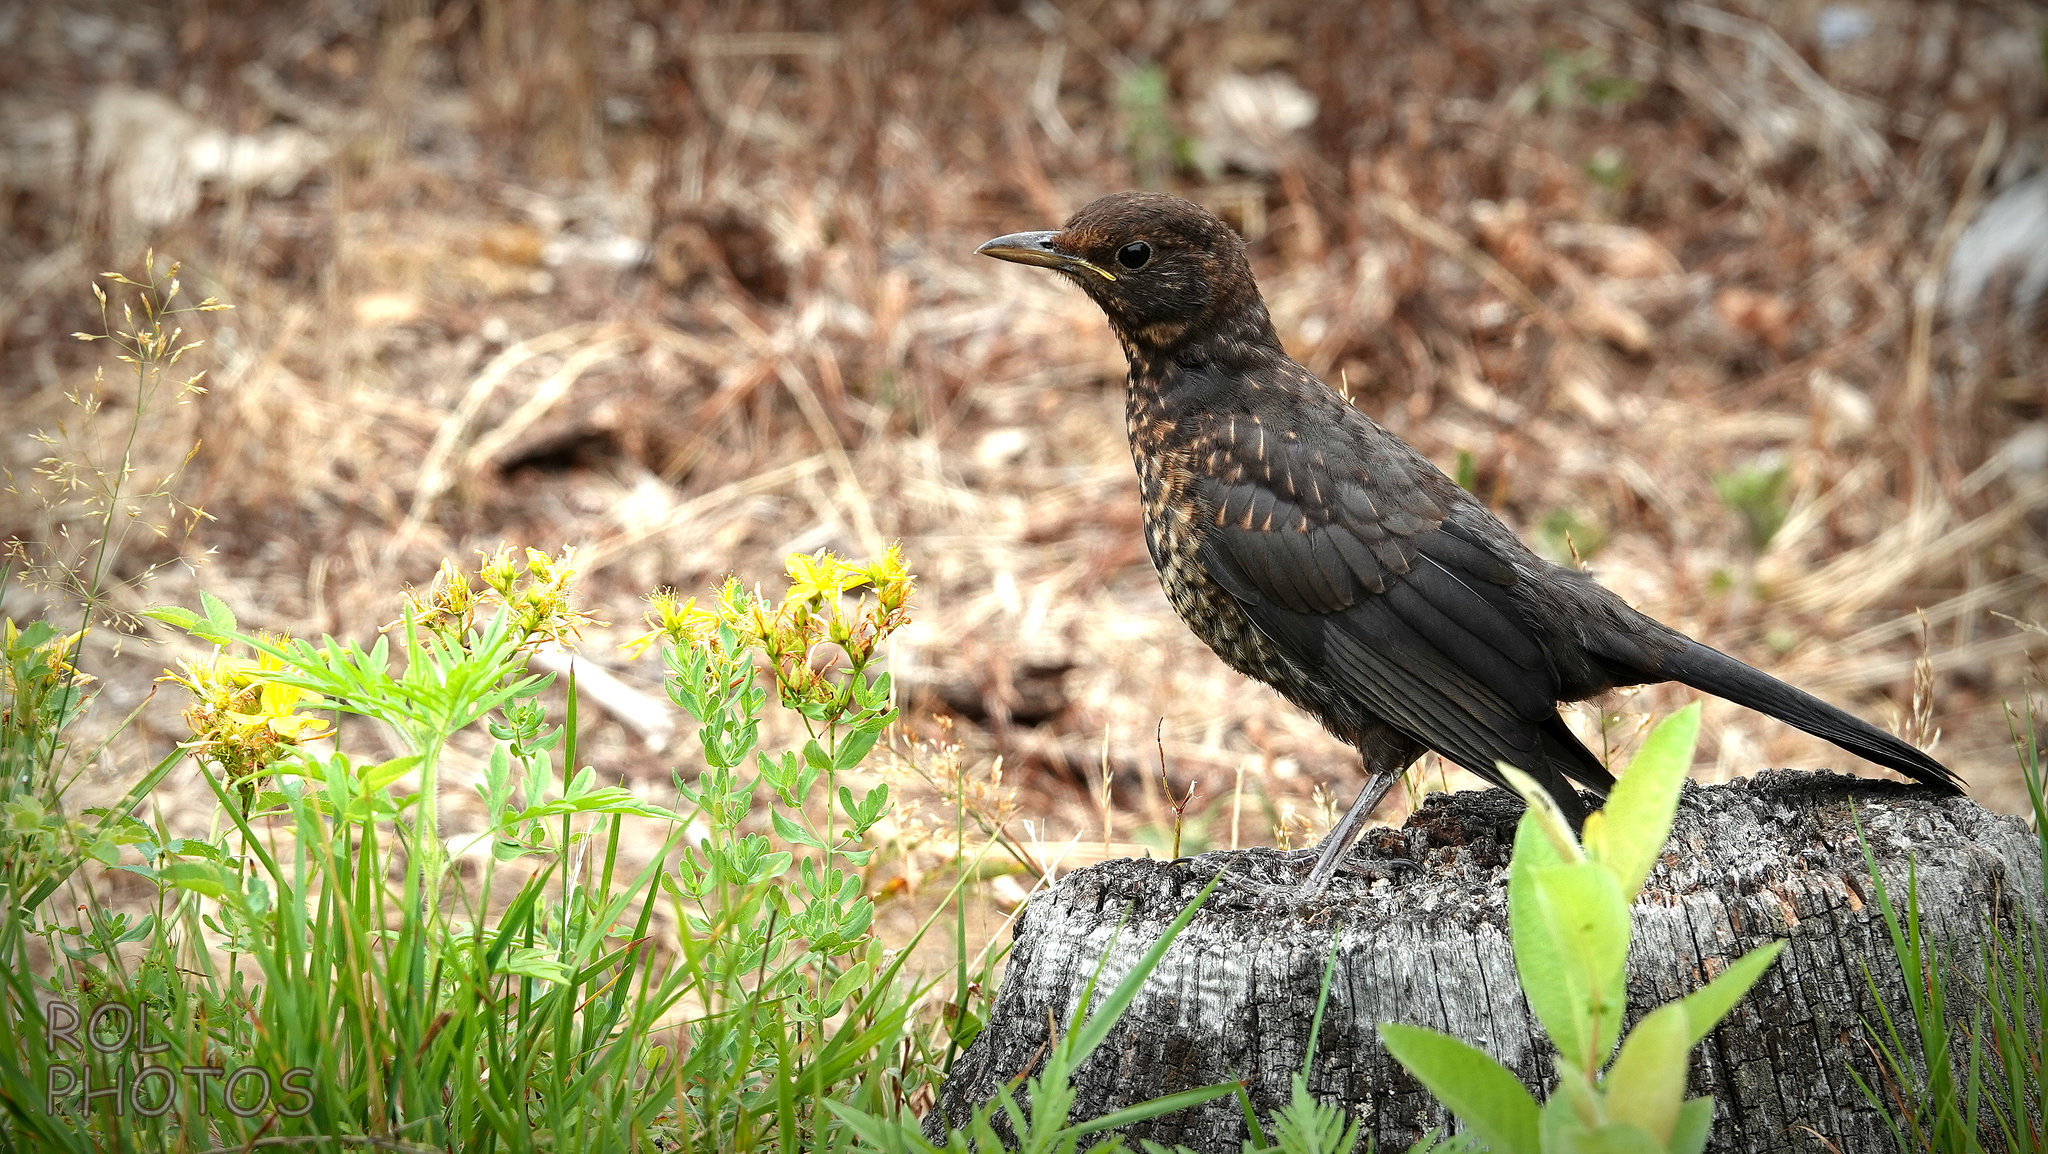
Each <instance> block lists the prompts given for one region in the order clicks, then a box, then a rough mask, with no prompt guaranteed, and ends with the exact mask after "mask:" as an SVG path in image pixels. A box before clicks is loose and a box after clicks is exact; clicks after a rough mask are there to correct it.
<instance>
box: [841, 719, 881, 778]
mask: <svg viewBox="0 0 2048 1154" xmlns="http://www.w3.org/2000/svg"><path fill="white" fill-rule="evenodd" d="M881 736H882V727H881V726H875V727H873V728H869V727H867V726H865V725H863V726H862V727H861V728H859V729H856V730H854V731H853V732H852V733H849V734H847V735H846V736H845V737H843V738H841V739H840V741H839V748H837V749H835V750H833V751H832V763H833V765H835V766H837V767H838V768H839V769H841V770H848V769H852V768H853V767H854V766H856V765H859V764H860V763H861V759H862V758H865V757H866V756H867V755H868V751H869V750H871V749H873V748H874V747H875V739H877V738H879V737H881Z"/></svg>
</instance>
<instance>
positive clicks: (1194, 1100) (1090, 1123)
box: [1061, 1082, 1237, 1137]
mask: <svg viewBox="0 0 2048 1154" xmlns="http://www.w3.org/2000/svg"><path fill="white" fill-rule="evenodd" d="M1236 1089H1237V1083H1236V1082H1218V1083H1216V1084H1214V1085H1211V1086H1200V1087H1197V1088H1195V1089H1193V1090H1182V1091H1181V1092H1180V1093H1178V1094H1162V1095H1160V1096H1159V1097H1157V1098H1151V1099H1147V1100H1146V1101H1143V1102H1140V1103H1138V1104H1137V1105H1135V1106H1126V1107H1124V1108H1123V1109H1121V1110H1113V1111H1111V1112H1110V1113H1107V1114H1104V1115H1102V1116H1100V1117H1097V1118H1090V1119H1088V1120H1087V1121H1086V1122H1077V1123H1075V1124H1074V1125H1072V1126H1070V1127H1067V1128H1066V1129H1065V1130H1063V1131H1061V1133H1062V1134H1068V1135H1073V1136H1074V1137H1086V1136H1088V1135H1090V1134H1095V1133H1098V1132H1100V1131H1103V1130H1108V1129H1112V1128H1114V1127H1117V1126H1128V1125H1130V1124H1131V1123H1133V1122H1144V1121H1147V1120H1149V1119H1152V1118H1157V1117H1160V1116H1161V1115H1164V1114H1171V1113H1173V1112H1174V1111H1175V1110H1186V1109H1188V1108H1189V1107H1191V1106H1199V1105H1201V1104H1202V1103H1204V1102H1208V1101H1213V1100H1214V1099H1217V1098H1221V1097H1223V1096H1224V1095H1225V1094H1228V1093H1231V1092H1232V1091H1234V1090H1236Z"/></svg>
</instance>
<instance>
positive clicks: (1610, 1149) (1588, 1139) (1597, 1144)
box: [1544, 1122, 1664, 1154]
mask: <svg viewBox="0 0 2048 1154" xmlns="http://www.w3.org/2000/svg"><path fill="white" fill-rule="evenodd" d="M1544 1149H1545V1150H1548V1149H1549V1147H1548V1146H1545V1147H1544ZM1564 1149H1566V1150H1569V1151H1572V1152H1573V1154H1663V1152H1664V1146H1663V1144H1662V1143H1660V1142H1658V1141H1657V1140H1656V1139H1655V1138H1652V1137H1651V1136H1650V1135H1649V1134H1648V1133H1647V1132H1645V1131H1644V1130H1643V1128H1642V1127H1640V1126H1635V1125H1632V1124H1630V1123H1627V1122H1609V1123H1608V1124H1607V1125H1605V1126H1602V1127H1600V1128H1599V1129H1598V1130H1588V1131H1585V1132H1584V1133H1582V1134H1580V1135H1579V1136H1578V1137H1577V1138H1576V1139H1574V1140H1573V1142H1572V1144H1571V1145H1570V1146H1567V1147H1564Z"/></svg>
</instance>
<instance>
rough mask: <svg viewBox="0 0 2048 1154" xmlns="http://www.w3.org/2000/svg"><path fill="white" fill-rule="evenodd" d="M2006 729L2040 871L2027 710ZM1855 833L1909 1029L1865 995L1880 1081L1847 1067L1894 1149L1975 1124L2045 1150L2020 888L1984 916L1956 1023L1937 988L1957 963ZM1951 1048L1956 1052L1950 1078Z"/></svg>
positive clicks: (1912, 886)
mask: <svg viewBox="0 0 2048 1154" xmlns="http://www.w3.org/2000/svg"><path fill="white" fill-rule="evenodd" d="M2013 738H2014V745H2015V746H2016V747H2017V749H2018V751H2019V758H2020V775H2021V779H2022V780H2023V781H2024V782H2025V783H2026V789H2027V799H2028V802H2029V807H2030V809H2031V810H2032V816H2033V823H2034V830H2035V832H2036V834H2037V836H2038V839H2039V845H2040V850H2041V865H2042V869H2043V871H2044V876H2048V796H2044V792H2043V786H2042V774H2041V747H2040V744H2039V737H2038V735H2037V734H2036V732H2035V729H2034V718H2033V714H2032V712H2031V710H2029V712H2028V713H2027V716H2026V721H2025V726H2024V729H2022V727H2021V726H2020V725H2019V724H2018V723H2017V722H2016V723H2015V725H2014V733H2013ZM1857 840H1858V842H1859V844H1862V845H1863V855H1864V864H1865V867H1866V868H1867V869H1868V871H1869V873H1870V880H1871V884H1872V888H1873V890H1874V891H1875V894H1876V898H1877V908H1878V912H1879V913H1880V914H1881V915H1882V916H1883V918H1884V924H1885V930H1886V932H1887V934H1888V935H1889V937H1890V939H1891V945H1892V952H1893V955H1894V956H1895V957H1896V958H1897V959H1898V961H1899V969H1900V972H1901V973H1903V974H1904V975H1905V979H1906V983H1905V985H1906V1000H1907V1009H1908V1012H1909V1013H1910V1015H1911V1018H1912V1021H1911V1022H1910V1023H1904V1024H1903V1025H1908V1026H1910V1030H1909V1031H1908V1030H1902V1029H1901V1026H1902V1023H1900V1022H1899V1021H1898V1020H1897V1019H1896V1018H1895V1016H1894V1015H1893V1014H1892V1012H1891V1010H1890V1009H1889V1008H1888V1007H1887V1006H1886V1005H1885V1003H1884V1002H1883V1001H1882V1000H1881V999H1876V1000H1877V1005H1878V1020H1877V1021H1876V1022H1875V1023H1868V1022H1867V1023H1865V1031H1866V1036H1867V1037H1868V1038H1869V1039H1870V1044H1871V1047H1872V1049H1873V1051H1874V1052H1875V1053H1876V1055H1877V1057H1878V1059H1879V1070H1880V1074H1881V1080H1880V1083H1879V1084H1878V1085H1875V1086H1874V1085H1872V1084H1871V1083H1870V1082H1869V1081H1867V1080H1866V1079H1864V1078H1863V1077H1862V1076H1861V1075H1860V1074H1854V1072H1853V1071H1852V1075H1853V1076H1854V1077H1855V1079H1856V1085H1857V1087H1858V1089H1860V1090H1861V1091H1862V1092H1863V1095H1864V1097H1865V1098H1866V1099H1867V1100H1868V1101H1869V1102H1870V1103H1871V1104H1872V1105H1873V1106H1875V1107H1877V1108H1878V1109H1879V1110H1882V1111H1883V1112H1884V1113H1885V1116H1886V1117H1887V1118H1888V1119H1889V1120H1890V1122H1891V1124H1892V1132H1893V1135H1894V1137H1895V1139H1896V1140H1897V1143H1898V1149H1899V1150H1900V1151H1901V1154H1914V1152H1916V1151H1927V1152H1930V1154H1975V1152H1979V1151H1982V1150H1983V1149H1985V1147H1984V1144H1983V1141H1982V1138H1981V1135H1982V1134H1983V1133H1984V1132H1985V1131H1987V1130H1989V1131H1991V1132H1994V1133H1996V1134H1997V1135H1998V1138H1999V1140H2000V1142H2001V1143H2002V1146H2001V1148H2002V1149H2004V1150H2006V1151H2009V1152H2011V1154H2041V1152H2042V1151H2048V1130H2044V1129H2043V1123H2042V1118H2043V1112H2044V1110H2048V1090H2044V1086H2048V941H2044V940H2043V938H2042V927H2041V926H2040V925H2038V924H2036V923H2035V921H2034V920H2033V919H2032V918H2031V917H2030V916H2028V915H2027V913H2025V912H2024V911H2025V909H2026V907H2028V906H2029V905H2031V904H2032V903H2031V902H2028V901H2026V900H2024V897H2025V895H2021V896H2022V899H2023V900H2022V901H2021V902H2020V903H2019V904H2020V907H2021V910H2022V912H2021V913H2020V914H2019V916H2018V917H2016V918H2014V919H2013V923H2012V925H2011V926H2010V927H2007V926H2005V925H2001V924H2000V922H1999V920H1998V918H1997V915H1996V914H1995V913H1993V914H1992V915H1989V917H1988V919H1987V924H1986V926H1985V929H1986V933H1985V935H1984V944H1983V945H1982V947H1981V948H1980V950H1979V956H1978V963H1979V965H1980V966H1981V972H1982V973H1983V975H1984V981H1983V984H1982V986H1981V987H1980V988H1978V989H1976V990H1974V991H1972V992H1974V993H1975V994H1977V995H1978V996H1979V998H1980V1000H1981V1008H1980V1009H1979V1011H1978V1012H1977V1014H1976V1015H1975V1016H1974V1017H1973V1019H1972V1021H1971V1024H1970V1026H1969V1027H1968V1028H1967V1029H1963V1030H1961V1031H1958V1029H1957V1027H1956V1025H1955V1023H1954V1022H1953V1021H1952V1018H1951V1009H1950V1004H1949V989H1950V984H1951V982H1952V981H1953V980H1955V976H1956V975H1959V974H1962V973H1965V972H1966V971H1964V970H1963V969H1962V968H1960V967H1959V966H1958V965H1957V961H1956V958H1955V956H1954V954H1953V952H1952V951H1951V950H1950V949H1949V948H1948V947H1947V946H1946V945H1945V944H1943V943H1938V942H1931V941H1929V939H1928V936H1927V933H1926V931H1925V930H1924V929H1923V927H1922V922H1921V917H1920V885H1919V876H1918V871H1917V870H1916V869H1913V868H1911V867H1910V866H1909V867H1908V870H1907V874H1906V892H1905V900H1904V902H1903V904H1901V903H1899V902H1896V901H1894V900H1893V898H1892V895H1891V893H1890V891H1889V889H1888V888H1887V887H1886V885H1885V883H1884V879H1883V878H1882V877H1881V876H1879V874H1878V872H1877V863H1876V859H1875V858H1874V857H1873V856H1872V854H1871V852H1870V847H1869V845H1868V844H1867V843H1864V842H1863V841H1862V831H1861V829H1860V828H1859V829H1858V831H1857ZM2042 896H2044V897H2048V894H2044V895H2042ZM1865 981H1866V982H1868V983H1869V985H1870V989H1871V992H1872V994H1873V995H1876V994H1877V985H1876V980H1875V978H1874V977H1872V976H1871V975H1869V974H1868V973H1866V974H1865ZM1958 1050H1961V1051H1962V1052H1963V1054H1964V1060H1963V1071H1962V1074H1961V1076H1960V1079H1959V1077H1958V1074H1957V1070H1956V1065H1955V1055H1956V1053H1957V1051H1958ZM1959 1081H1960V1084H1958V1083H1959Z"/></svg>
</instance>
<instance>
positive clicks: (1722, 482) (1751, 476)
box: [1714, 461, 1792, 551]
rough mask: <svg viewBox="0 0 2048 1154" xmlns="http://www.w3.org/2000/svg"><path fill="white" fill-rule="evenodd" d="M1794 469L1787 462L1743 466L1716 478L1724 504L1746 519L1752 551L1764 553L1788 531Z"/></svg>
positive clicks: (1719, 494)
mask: <svg viewBox="0 0 2048 1154" xmlns="http://www.w3.org/2000/svg"><path fill="white" fill-rule="evenodd" d="M1791 487H1792V466H1791V465H1789V464H1787V463H1785V462H1783V461H1775V462H1766V463H1762V464H1750V465H1743V466H1742V467H1740V468H1738V469H1734V470H1731V471H1729V472H1726V473H1721V474H1718V475H1717V476H1715V478H1714V493H1715V494H1716V495H1717V496H1719V497H1720V498H1721V503H1722V504H1724V505H1726V506H1728V507H1729V508H1730V509H1733V510H1734V511H1735V512H1737V513H1740V514H1741V515H1742V521H1743V524H1744V525H1745V526H1747V527H1748V529H1749V544H1750V547H1751V548H1753V549H1756V550H1758V551H1761V550H1762V549H1763V548H1764V546H1766V545H1769V544H1770V543H1771V538H1773V537H1775V536H1777V535H1778V530H1779V529H1781V528H1783V527H1784V524H1785V518H1786V516H1787V515H1788V514H1789V513H1790V512H1791V492H1790V490H1791Z"/></svg>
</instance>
